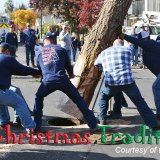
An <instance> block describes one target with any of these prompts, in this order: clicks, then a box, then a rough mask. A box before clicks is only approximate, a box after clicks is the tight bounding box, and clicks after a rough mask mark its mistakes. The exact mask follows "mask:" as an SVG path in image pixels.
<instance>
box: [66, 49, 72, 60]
mask: <svg viewBox="0 0 160 160" xmlns="http://www.w3.org/2000/svg"><path fill="white" fill-rule="evenodd" d="M66 51H67V55H68V57H69V60H70V62H72V50H66Z"/></svg>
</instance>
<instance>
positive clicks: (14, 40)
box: [5, 25, 18, 50]
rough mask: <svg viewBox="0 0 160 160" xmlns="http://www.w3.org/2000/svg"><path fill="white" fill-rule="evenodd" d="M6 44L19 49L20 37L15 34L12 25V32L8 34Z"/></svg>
mask: <svg viewBox="0 0 160 160" xmlns="http://www.w3.org/2000/svg"><path fill="white" fill-rule="evenodd" d="M5 42H6V43H8V44H9V45H11V46H12V47H14V48H15V50H17V49H18V37H17V34H16V33H15V27H14V26H13V25H11V30H10V32H8V33H7V34H6V38H5Z"/></svg>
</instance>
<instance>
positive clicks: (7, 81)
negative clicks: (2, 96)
mask: <svg viewBox="0 0 160 160" xmlns="http://www.w3.org/2000/svg"><path fill="white" fill-rule="evenodd" d="M36 74H40V71H39V70H37V69H33V68H30V67H26V66H23V65H22V64H20V63H19V62H18V61H17V60H16V59H15V58H14V57H12V56H8V55H5V54H0V87H3V88H5V89H8V88H9V87H10V85H11V76H12V75H23V76H26V75H36Z"/></svg>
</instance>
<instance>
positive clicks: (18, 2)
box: [0, 0, 29, 12]
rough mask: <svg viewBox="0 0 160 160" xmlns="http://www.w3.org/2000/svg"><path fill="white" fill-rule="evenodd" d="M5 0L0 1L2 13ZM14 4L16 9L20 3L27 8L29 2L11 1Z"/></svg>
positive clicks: (22, 0)
mask: <svg viewBox="0 0 160 160" xmlns="http://www.w3.org/2000/svg"><path fill="white" fill-rule="evenodd" d="M6 1H7V0H0V12H2V11H4V4H5V2H6ZM12 1H13V3H14V6H15V7H16V6H17V7H18V6H19V4H22V2H23V3H24V4H25V5H27V6H28V3H29V0H12Z"/></svg>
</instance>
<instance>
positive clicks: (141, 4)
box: [125, 0, 160, 26]
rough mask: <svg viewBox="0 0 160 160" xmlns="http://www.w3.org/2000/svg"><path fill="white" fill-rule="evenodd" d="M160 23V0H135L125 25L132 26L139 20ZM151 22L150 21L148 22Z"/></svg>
mask: <svg viewBox="0 0 160 160" xmlns="http://www.w3.org/2000/svg"><path fill="white" fill-rule="evenodd" d="M148 18H149V19H150V22H151V21H152V22H155V23H160V0H133V2H132V5H131V7H130V9H129V11H128V16H127V18H126V23H125V25H127V26H131V25H132V23H135V22H136V21H138V20H142V19H143V20H146V22H147V21H148ZM148 22H149V21H148Z"/></svg>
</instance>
